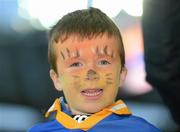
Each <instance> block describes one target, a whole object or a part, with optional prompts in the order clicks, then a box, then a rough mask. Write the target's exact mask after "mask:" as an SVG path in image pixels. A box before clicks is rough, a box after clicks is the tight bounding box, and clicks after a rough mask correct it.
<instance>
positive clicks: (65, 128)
mask: <svg viewBox="0 0 180 132" xmlns="http://www.w3.org/2000/svg"><path fill="white" fill-rule="evenodd" d="M54 111H56V119H54V120H52V121H49V122H46V123H42V124H38V125H35V126H34V127H32V128H31V129H30V130H29V132H84V131H86V132H110V131H111V132H159V131H160V130H159V129H157V128H156V127H154V126H153V125H152V124H150V123H148V122H147V121H145V120H144V119H142V118H140V117H136V116H133V115H132V114H131V112H130V111H129V110H128V108H127V106H126V105H125V104H124V102H123V101H121V100H119V101H117V102H116V103H114V104H112V105H111V106H109V107H107V108H104V109H103V110H101V111H99V112H97V113H95V114H92V115H90V116H89V117H88V118H87V119H86V120H84V121H82V122H77V121H76V120H74V119H73V118H72V117H71V116H70V114H71V113H70V111H68V110H67V108H66V107H65V105H64V103H63V101H60V100H59V99H56V101H55V102H54V104H53V105H52V106H51V108H50V109H49V110H48V112H47V113H46V116H48V115H49V114H50V113H51V112H54Z"/></svg>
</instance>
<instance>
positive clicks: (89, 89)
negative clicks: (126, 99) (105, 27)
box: [50, 34, 126, 114]
mask: <svg viewBox="0 0 180 132" xmlns="http://www.w3.org/2000/svg"><path fill="white" fill-rule="evenodd" d="M54 51H55V55H56V58H57V61H56V65H57V73H55V72H54V71H53V70H50V76H51V78H52V80H53V82H54V85H55V87H56V89H58V90H63V92H64V95H65V98H66V100H67V103H68V105H69V108H70V110H71V111H72V113H73V114H84V113H88V114H90V113H95V112H98V111H100V110H101V109H103V108H104V107H106V106H108V105H111V104H112V103H113V102H114V101H115V98H116V95H117V92H118V88H119V87H120V86H121V85H122V83H123V81H124V79H125V76H126V69H125V68H122V67H121V64H120V56H119V44H118V40H117V39H116V38H115V37H108V36H107V35H106V34H104V35H102V36H97V37H94V38H92V39H87V38H84V39H82V40H81V39H79V37H78V36H76V35H72V36H70V37H69V38H68V39H67V40H66V41H64V42H63V43H61V42H58V43H57V44H54ZM121 69H122V70H121Z"/></svg>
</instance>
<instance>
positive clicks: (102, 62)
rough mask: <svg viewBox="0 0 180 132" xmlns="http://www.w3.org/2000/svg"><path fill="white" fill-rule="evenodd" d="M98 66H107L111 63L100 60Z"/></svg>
mask: <svg viewBox="0 0 180 132" xmlns="http://www.w3.org/2000/svg"><path fill="white" fill-rule="evenodd" d="M98 64H100V65H109V64H111V63H110V62H109V61H107V60H101V61H99V62H98Z"/></svg>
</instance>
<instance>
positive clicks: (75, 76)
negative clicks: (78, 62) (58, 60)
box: [72, 75, 80, 78]
mask: <svg viewBox="0 0 180 132" xmlns="http://www.w3.org/2000/svg"><path fill="white" fill-rule="evenodd" d="M72 77H74V78H80V76H77V75H73V76H72Z"/></svg>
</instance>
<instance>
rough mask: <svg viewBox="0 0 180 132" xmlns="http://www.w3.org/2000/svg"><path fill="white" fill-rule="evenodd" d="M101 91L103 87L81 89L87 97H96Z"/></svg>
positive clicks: (98, 96)
mask: <svg viewBox="0 0 180 132" xmlns="http://www.w3.org/2000/svg"><path fill="white" fill-rule="evenodd" d="M102 93H103V89H100V88H96V89H95V88H93V89H86V90H83V91H81V94H82V95H83V96H84V97H85V98H87V99H98V98H100V96H101V95H102Z"/></svg>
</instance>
